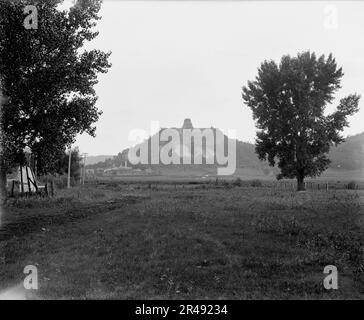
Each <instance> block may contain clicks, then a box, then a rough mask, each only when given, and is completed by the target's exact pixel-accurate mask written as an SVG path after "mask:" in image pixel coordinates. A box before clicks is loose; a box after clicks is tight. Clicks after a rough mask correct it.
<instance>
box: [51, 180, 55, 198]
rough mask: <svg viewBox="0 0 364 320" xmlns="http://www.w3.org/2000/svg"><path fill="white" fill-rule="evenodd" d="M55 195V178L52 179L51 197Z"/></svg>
mask: <svg viewBox="0 0 364 320" xmlns="http://www.w3.org/2000/svg"><path fill="white" fill-rule="evenodd" d="M53 196H54V183H53V180H51V197H53Z"/></svg>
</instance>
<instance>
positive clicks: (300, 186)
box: [297, 174, 306, 191]
mask: <svg viewBox="0 0 364 320" xmlns="http://www.w3.org/2000/svg"><path fill="white" fill-rule="evenodd" d="M304 179H305V177H304V175H303V174H302V175H298V176H297V191H304V190H306V189H305V183H304Z"/></svg>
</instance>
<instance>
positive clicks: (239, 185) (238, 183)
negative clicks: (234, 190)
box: [233, 178, 243, 187]
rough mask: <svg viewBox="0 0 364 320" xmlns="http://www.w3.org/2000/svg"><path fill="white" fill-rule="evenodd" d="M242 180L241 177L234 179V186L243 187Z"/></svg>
mask: <svg viewBox="0 0 364 320" xmlns="http://www.w3.org/2000/svg"><path fill="white" fill-rule="evenodd" d="M242 182H243V181H242V180H241V179H240V178H236V179H235V180H234V181H233V186H235V187H241V186H242Z"/></svg>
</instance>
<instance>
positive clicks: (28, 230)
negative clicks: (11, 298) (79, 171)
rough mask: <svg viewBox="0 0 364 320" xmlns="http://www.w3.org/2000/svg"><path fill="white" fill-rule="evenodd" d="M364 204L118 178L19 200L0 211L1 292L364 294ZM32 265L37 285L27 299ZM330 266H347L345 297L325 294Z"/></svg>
mask: <svg viewBox="0 0 364 320" xmlns="http://www.w3.org/2000/svg"><path fill="white" fill-rule="evenodd" d="M363 200H364V191H363V190H329V191H328V192H327V191H326V190H314V191H307V192H303V193H296V192H294V191H290V190H277V189H272V188H266V187H251V186H234V185H233V184H225V185H215V184H213V183H206V184H178V185H174V184H163V183H160V184H158V185H152V186H149V185H148V184H147V183H139V184H138V183H135V184H133V185H127V184H119V183H117V182H109V183H108V182H105V183H99V184H92V185H86V186H84V187H83V188H73V189H70V190H59V191H58V193H57V195H56V197H55V198H53V199H51V200H50V201H49V200H48V199H35V198H30V199H18V200H12V201H10V202H9V204H8V205H7V206H6V207H5V208H4V209H3V212H2V216H1V229H0V291H1V290H5V289H10V291H11V290H13V291H11V292H17V294H25V295H26V297H28V298H34V299H49V298H57V299H64V298H76V299H104V298H106V299H108V298H110V299H138V298H141V299H185V298H186V299H187V298H188V299H196V298H201V299H226V298H231V299H261V298H262V299H338V298H344V299H348V298H354V299H363V298H364V249H363V248H364V232H363V231H364V230H363V228H364V210H363V203H364V201H363ZM29 264H32V265H35V266H37V268H38V273H39V275H38V276H39V290H36V291H31V292H26V293H24V292H23V293H22V289H21V288H22V285H21V284H22V281H23V279H24V277H25V275H24V274H23V269H24V267H25V266H26V265H29ZM326 265H335V266H336V267H337V268H338V272H339V289H338V290H330V291H328V290H326V289H324V287H323V279H324V278H325V276H326V275H324V274H323V270H324V267H325V266H326ZM14 290H15V291H14ZM10 291H9V292H10ZM4 292H5V293H6V292H7V291H3V294H4ZM0 295H1V292H0Z"/></svg>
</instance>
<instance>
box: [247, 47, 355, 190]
mask: <svg viewBox="0 0 364 320" xmlns="http://www.w3.org/2000/svg"><path fill="white" fill-rule="evenodd" d="M342 77H343V72H342V68H338V67H337V63H336V61H335V59H334V58H333V56H332V55H331V54H330V55H329V56H328V57H327V58H326V57H325V56H324V55H321V56H320V57H319V58H317V57H316V55H315V53H311V52H309V51H308V52H303V53H301V54H298V55H297V57H291V56H289V55H285V56H283V57H282V59H281V62H280V64H279V65H277V63H275V62H274V61H264V62H263V63H262V64H261V66H260V68H259V69H258V76H257V77H256V79H255V80H254V81H248V84H247V86H245V87H243V100H244V102H245V104H246V105H247V106H248V107H249V108H251V110H252V111H253V117H254V120H256V126H257V128H258V132H257V138H256V152H257V154H258V157H259V158H260V159H261V160H268V162H269V164H270V165H271V166H274V165H275V164H276V162H278V167H279V168H280V173H279V174H278V176H277V178H278V179H281V178H296V179H297V188H298V190H304V178H305V177H315V176H318V175H320V174H321V173H322V172H323V171H324V170H326V169H327V167H328V165H329V163H330V160H329V159H328V156H327V154H328V152H329V149H330V146H332V145H337V144H339V143H341V142H343V141H344V139H343V137H342V136H341V135H340V132H341V131H342V130H343V129H344V127H346V126H348V121H347V116H350V115H353V114H354V113H356V112H357V111H358V103H359V99H360V96H358V95H356V94H351V95H349V96H347V97H345V98H342V99H341V100H340V103H339V105H338V106H337V108H336V111H334V112H333V113H331V114H329V115H325V109H326V107H327V105H328V104H330V103H332V102H333V100H334V94H335V92H337V90H338V89H340V88H341V86H340V82H341V79H342Z"/></svg>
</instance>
